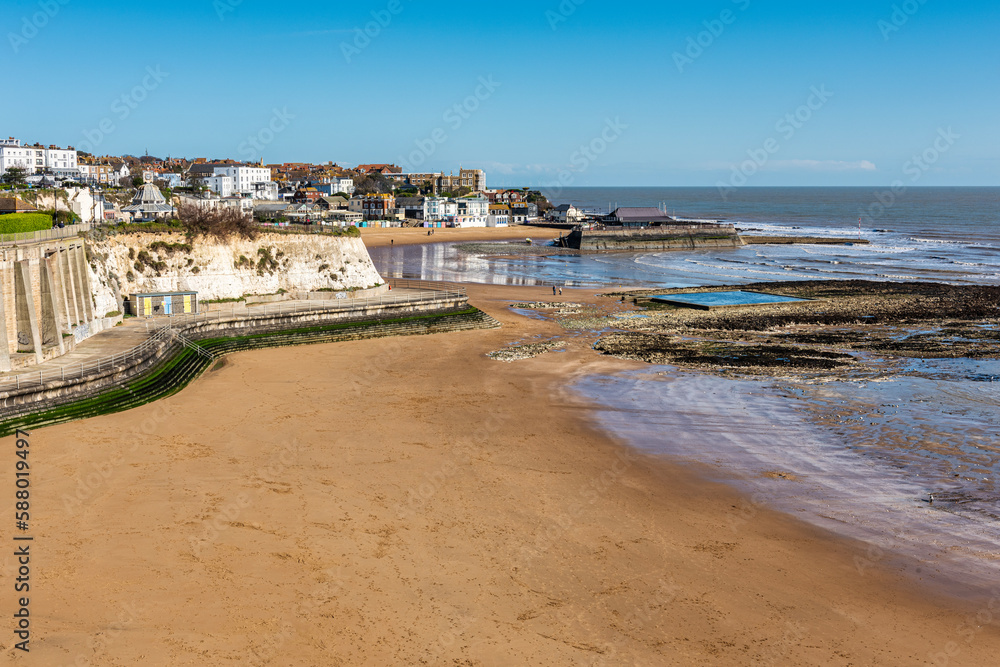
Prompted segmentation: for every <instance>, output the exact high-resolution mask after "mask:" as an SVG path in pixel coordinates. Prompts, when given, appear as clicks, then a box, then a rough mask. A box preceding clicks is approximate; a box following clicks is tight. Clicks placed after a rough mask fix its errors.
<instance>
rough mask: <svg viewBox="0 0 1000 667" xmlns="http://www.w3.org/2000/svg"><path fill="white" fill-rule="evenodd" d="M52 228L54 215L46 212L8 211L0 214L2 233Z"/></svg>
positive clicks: (21, 232) (18, 232)
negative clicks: (5, 213)
mask: <svg viewBox="0 0 1000 667" xmlns="http://www.w3.org/2000/svg"><path fill="white" fill-rule="evenodd" d="M45 229H52V216H51V215H47V214H45V213H8V214H7V215H0V234H23V233H25V232H40V231H42V230H45Z"/></svg>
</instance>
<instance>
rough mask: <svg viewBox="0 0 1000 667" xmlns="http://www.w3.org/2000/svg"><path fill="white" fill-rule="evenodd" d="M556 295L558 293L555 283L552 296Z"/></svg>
mask: <svg viewBox="0 0 1000 667" xmlns="http://www.w3.org/2000/svg"><path fill="white" fill-rule="evenodd" d="M555 295H556V286H555V285H553V286H552V296H555Z"/></svg>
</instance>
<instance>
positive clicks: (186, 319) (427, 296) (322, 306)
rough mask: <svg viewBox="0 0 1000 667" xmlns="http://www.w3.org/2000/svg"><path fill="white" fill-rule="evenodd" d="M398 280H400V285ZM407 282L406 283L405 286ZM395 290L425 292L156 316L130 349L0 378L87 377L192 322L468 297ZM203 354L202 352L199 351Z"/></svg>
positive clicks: (431, 289) (9, 383)
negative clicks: (139, 342) (140, 338)
mask: <svg viewBox="0 0 1000 667" xmlns="http://www.w3.org/2000/svg"><path fill="white" fill-rule="evenodd" d="M397 283H399V284H398V285H397ZM404 283H405V285H404ZM389 284H390V285H392V286H393V287H394V288H395V289H420V290H422V292H423V293H421V294H413V293H412V292H411V293H409V294H393V293H392V292H391V291H390V292H388V293H386V294H384V295H382V296H378V297H370V298H366V299H349V298H339V299H338V298H336V295H335V294H331V300H330V301H284V302H279V303H269V304H261V305H255V306H250V307H246V306H243V305H240V306H238V307H237V305H236V304H233V307H232V309H231V310H230V311H226V310H217V311H212V312H208V313H199V314H197V315H194V314H191V315H173V316H168V315H164V316H162V317H157V318H152V319H149V320H147V321H146V322H145V325H146V331H147V332H148V334H149V337H148V338H147V339H146V340H145V341H143V342H142V343H141V344H139V345H137V346H135V347H133V348H132V349H130V350H126V351H125V352H122V353H120V354H114V355H111V356H109V357H103V358H100V359H97V360H95V361H91V362H87V363H79V364H70V365H67V366H62V367H60V368H54V369H48V370H38V371H35V372H31V373H21V374H19V375H15V376H13V377H9V378H6V379H3V380H0V392H7V391H12V390H20V389H23V388H27V387H33V386H42V385H44V384H45V383H46V382H53V381H56V380H59V381H65V380H73V379H77V378H82V377H86V376H88V375H90V374H92V373H100V372H101V371H103V370H110V369H112V368H115V367H118V366H123V365H126V364H129V363H131V362H134V361H135V360H136V359H141V358H144V357H145V356H146V355H148V354H149V353H150V352H152V350H153V349H154V348H155V347H157V346H158V345H160V344H162V343H164V342H170V341H172V340H177V341H178V342H180V343H181V344H183V345H188V344H189V343H191V344H194V343H192V342H191V341H189V340H188V339H187V338H186V337H184V336H183V335H182V334H181V333H180V332H178V331H176V328H177V327H184V326H188V325H191V324H200V323H208V322H219V323H221V322H223V321H226V320H228V321H232V322H238V321H242V320H243V319H245V318H248V317H279V316H283V315H294V314H299V313H306V312H312V313H330V312H350V311H354V310H357V311H365V310H368V309H370V308H373V307H376V306H390V305H399V304H420V303H428V302H433V301H441V300H448V299H464V298H467V295H466V291H465V289H464V288H455V287H454V286H446V287H448V289H443V290H442V289H440V287H441V286H442V285H441V283H428V282H421V281H405V280H404V281H389ZM199 353H201V352H199Z"/></svg>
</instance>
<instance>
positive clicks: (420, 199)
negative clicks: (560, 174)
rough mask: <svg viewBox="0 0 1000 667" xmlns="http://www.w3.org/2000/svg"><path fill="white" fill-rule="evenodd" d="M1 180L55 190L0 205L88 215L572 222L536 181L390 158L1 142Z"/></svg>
mask: <svg viewBox="0 0 1000 667" xmlns="http://www.w3.org/2000/svg"><path fill="white" fill-rule="evenodd" d="M0 180H2V183H3V185H0V187H2V188H3V189H5V190H9V191H10V190H13V191H15V192H21V191H23V192H26V193H28V195H29V198H30V199H32V200H33V201H37V200H38V193H46V192H48V193H53V192H55V191H62V192H63V193H65V195H64V196H62V197H56V196H54V195H52V194H50V195H49V196H48V197H47V198H45V197H43V201H47V202H48V203H49V205H48V206H47V207H46V206H44V205H37V204H27V203H25V202H20V203H19V204H17V206H19V207H20V208H16V209H13V210H0V213H22V212H32V211H35V210H41V209H42V208H50V209H53V210H54V211H58V210H60V209H65V210H66V212H67V213H69V214H71V215H70V217H71V218H75V219H78V220H79V221H81V222H87V223H89V222H125V223H132V222H150V221H155V220H164V219H170V218H173V217H175V216H176V215H177V211H178V210H179V209H180V208H182V207H186V206H190V207H197V208H201V209H207V210H226V209H231V210H235V211H238V212H239V213H240V214H242V215H245V216H247V217H251V216H252V217H253V218H254V219H255V220H257V221H258V222H259V223H261V224H264V225H272V226H279V227H280V226H283V225H289V224H307V225H313V224H315V225H330V226H339V227H345V226H352V225H357V226H359V227H454V228H469V227H493V228H496V227H508V226H510V225H518V224H525V223H530V222H537V221H539V220H541V219H546V218H547V219H550V220H557V221H559V222H574V221H576V220H577V218H578V217H582V215H580V214H579V212H578V210H577V209H576V208H575V207H573V206H571V205H562V206H560V207H553V206H552V205H551V204H550V203H549V202H548V200H547V199H546V198H545V196H544V195H543V194H542V193H541V192H539V191H537V190H531V189H529V188H520V189H491V188H489V187H488V185H487V180H486V172H485V171H483V170H482V169H465V168H461V167H460V168H459V170H458V172H457V173H455V172H449V173H447V174H446V173H444V172H426V173H404V172H403V170H402V168H400V167H398V166H396V165H393V164H361V165H357V166H356V167H353V168H348V167H342V166H340V165H338V164H336V163H334V162H327V163H325V164H310V163H303V162H295V163H282V164H264V163H263V162H259V163H253V164H252V163H246V162H238V161H235V160H231V159H207V158H200V157H199V158H194V159H184V158H172V157H167V158H162V159H161V158H158V157H154V156H151V155H143V156H140V157H135V156H133V155H123V156H94V155H91V154H89V153H86V152H82V151H77V150H76V149H75V148H73V147H72V146H70V147H68V148H59V147H57V146H55V145H43V144H39V143H32V144H28V143H23V142H22V141H20V140H19V139H16V138H14V137H10V138H8V139H3V140H0Z"/></svg>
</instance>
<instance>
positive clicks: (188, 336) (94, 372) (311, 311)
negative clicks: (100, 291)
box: [0, 291, 495, 418]
mask: <svg viewBox="0 0 1000 667" xmlns="http://www.w3.org/2000/svg"><path fill="white" fill-rule="evenodd" d="M354 303H355V304H357V305H356V306H355V307H352V308H349V309H342V310H341V309H337V310H331V309H330V308H329V307H328V306H327V305H324V304H316V305H315V306H312V305H311V304H301V306H302V307H301V308H296V309H294V310H282V309H280V308H276V309H274V310H275V311H277V312H274V311H272V313H270V314H266V313H263V312H256V313H250V314H246V313H244V314H240V315H234V316H228V315H225V314H223V313H221V312H219V313H205V314H203V315H198V316H190V317H188V316H184V317H179V318H176V319H174V320H170V321H169V322H168V323H166V325H165V328H163V329H161V330H159V331H158V332H157V333H156V334H155V335H154V336H152V337H151V338H150V339H149V340H148V341H147V342H146V343H143V344H142V345H141V346H139V348H137V349H136V350H135V351H133V352H126V353H122V354H118V355H116V356H115V357H114V358H113V359H110V360H105V362H106V363H105V364H104V365H103V366H101V365H97V366H96V367H95V366H94V365H93V364H92V365H91V366H89V367H88V369H87V372H86V373H85V374H84V375H82V376H77V377H72V378H66V379H62V378H60V377H59V376H58V374H55V375H53V376H51V377H46V378H44V379H42V380H41V381H38V382H23V383H21V384H20V385H19V386H11V383H9V382H7V383H5V384H2V385H0V418H9V417H12V416H15V415H18V414H27V413H30V412H36V411H38V410H41V409H43V408H46V407H52V406H54V405H57V404H59V403H63V402H66V401H67V400H73V399H74V398H84V397H88V396H94V395H97V394H98V393H100V392H101V391H104V390H107V389H110V388H113V387H120V386H123V385H124V384H125V383H127V382H129V381H132V380H134V379H136V378H138V377H141V376H142V375H143V374H144V373H148V372H149V371H150V370H151V369H153V368H154V367H157V366H158V365H160V364H162V363H163V362H164V361H165V360H166V359H168V358H170V356H171V355H173V354H176V352H177V351H178V349H180V348H182V347H184V346H185V345H190V344H192V343H194V344H196V343H197V341H204V340H206V339H222V338H238V337H240V336H261V335H267V334H276V333H281V332H291V333H290V334H289V340H290V341H291V342H292V343H295V342H296V340H297V337H299V338H301V339H302V341H303V342H308V340H309V338H310V337H314V336H315V334H311V333H309V332H310V330H311V329H315V328H322V327H329V326H333V325H345V324H350V323H361V322H364V323H374V324H377V325H380V324H381V323H384V322H389V323H391V322H395V321H399V320H405V319H406V318H415V317H420V316H424V315H435V314H443V315H446V314H451V313H461V312H463V311H466V310H468V309H469V303H468V296H467V295H466V294H465V292H464V291H460V292H459V291H456V292H452V291H440V292H428V293H426V294H425V295H421V297H420V298H411V299H405V298H404V299H400V300H379V299H373V300H369V301H367V302H354ZM352 305H353V304H352ZM494 324H495V322H494ZM450 326H451V327H452V328H454V329H455V330H460V329H464V328H470V325H469V324H468V323H465V322H460V323H458V324H456V325H450ZM481 327H482V323H479V322H476V323H474V326H472V327H471V328H481ZM412 328H413V327H412V326H410V327H407V326H405V325H404V326H395V327H389V328H388V329H387V331H386V335H405V334H407V333H412V331H409V329H412ZM448 329H449V326H445V327H444V328H443V329H441V330H448ZM295 332H300V333H295ZM369 336H370V334H367V335H366V334H362V335H359V336H358V337H369ZM29 380H30V377H29Z"/></svg>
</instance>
